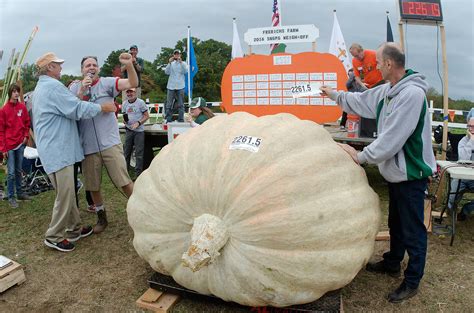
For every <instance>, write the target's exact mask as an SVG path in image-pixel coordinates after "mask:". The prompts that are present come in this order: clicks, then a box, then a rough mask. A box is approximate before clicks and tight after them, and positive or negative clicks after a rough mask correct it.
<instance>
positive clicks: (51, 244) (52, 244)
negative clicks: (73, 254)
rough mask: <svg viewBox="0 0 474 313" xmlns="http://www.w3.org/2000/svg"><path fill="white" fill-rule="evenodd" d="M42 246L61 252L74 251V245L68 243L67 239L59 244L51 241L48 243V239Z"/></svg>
mask: <svg viewBox="0 0 474 313" xmlns="http://www.w3.org/2000/svg"><path fill="white" fill-rule="evenodd" d="M44 244H45V245H46V246H48V247H50V248H53V249H56V250H58V251H62V252H70V251H72V250H74V249H75V247H74V245H73V244H72V243H70V242H69V241H68V240H67V239H64V240H63V241H61V242H52V241H49V240H48V239H45V240H44Z"/></svg>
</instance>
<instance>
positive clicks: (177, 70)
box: [165, 50, 188, 123]
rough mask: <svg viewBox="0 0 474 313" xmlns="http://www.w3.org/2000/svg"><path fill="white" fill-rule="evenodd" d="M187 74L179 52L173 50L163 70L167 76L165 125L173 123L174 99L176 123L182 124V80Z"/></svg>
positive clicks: (186, 68)
mask: <svg viewBox="0 0 474 313" xmlns="http://www.w3.org/2000/svg"><path fill="white" fill-rule="evenodd" d="M187 72H188V66H187V65H186V63H185V62H183V60H181V51H179V50H174V52H173V56H172V57H171V58H170V59H169V60H168V65H166V68H165V74H166V75H169V78H168V84H167V86H166V88H167V89H168V92H167V94H166V105H165V115H166V122H167V123H170V122H171V121H173V103H174V101H175V99H176V102H177V105H178V122H184V102H183V101H184V86H185V83H184V80H185V75H186V73H187Z"/></svg>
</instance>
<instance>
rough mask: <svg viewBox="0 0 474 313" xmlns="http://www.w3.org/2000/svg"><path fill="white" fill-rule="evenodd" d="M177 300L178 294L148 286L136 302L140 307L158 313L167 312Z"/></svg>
mask: <svg viewBox="0 0 474 313" xmlns="http://www.w3.org/2000/svg"><path fill="white" fill-rule="evenodd" d="M178 300H179V296H177V295H174V294H172V293H166V292H162V291H158V290H156V289H153V288H148V290H147V291H145V293H144V294H143V295H142V296H141V297H140V298H138V300H137V301H136V303H137V305H138V306H139V307H140V308H142V309H148V310H151V311H153V312H159V313H168V312H169V311H170V310H171V308H172V307H173V305H174V304H175V303H176V302H178Z"/></svg>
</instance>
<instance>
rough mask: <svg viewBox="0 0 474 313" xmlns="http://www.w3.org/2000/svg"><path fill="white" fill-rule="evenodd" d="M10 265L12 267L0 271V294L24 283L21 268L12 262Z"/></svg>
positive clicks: (23, 273)
mask: <svg viewBox="0 0 474 313" xmlns="http://www.w3.org/2000/svg"><path fill="white" fill-rule="evenodd" d="M12 263H13V264H12V265H9V266H7V267H5V268H3V269H2V270H0V293H3V292H4V291H5V290H7V289H8V288H10V287H13V286H16V285H20V284H22V283H24V282H25V281H26V276H25V272H24V271H23V266H22V265H21V264H20V263H17V262H15V261H13V260H12Z"/></svg>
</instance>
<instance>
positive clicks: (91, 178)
mask: <svg viewBox="0 0 474 313" xmlns="http://www.w3.org/2000/svg"><path fill="white" fill-rule="evenodd" d="M102 166H105V167H106V169H107V173H108V174H109V177H110V179H111V180H112V182H113V183H114V185H115V186H117V188H119V187H123V186H126V185H128V184H130V183H131V182H132V180H131V179H130V176H129V175H128V171H127V164H126V163H125V157H124V155H123V148H122V144H118V145H115V146H112V147H110V148H108V149H105V150H104V151H101V152H100V153H99V152H97V153H93V154H88V155H86V156H85V158H84V160H83V161H82V174H83V175H84V178H85V180H84V186H85V188H86V190H89V191H100V185H101V183H102Z"/></svg>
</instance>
